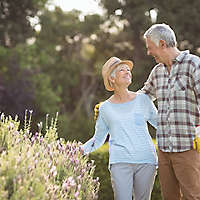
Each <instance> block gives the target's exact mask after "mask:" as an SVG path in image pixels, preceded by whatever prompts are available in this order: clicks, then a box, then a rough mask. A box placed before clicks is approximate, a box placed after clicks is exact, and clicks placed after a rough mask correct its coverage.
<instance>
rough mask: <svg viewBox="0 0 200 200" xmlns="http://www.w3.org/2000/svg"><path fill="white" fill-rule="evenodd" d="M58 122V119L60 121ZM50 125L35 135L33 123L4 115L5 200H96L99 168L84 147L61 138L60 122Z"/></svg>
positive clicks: (1, 191)
mask: <svg viewBox="0 0 200 200" xmlns="http://www.w3.org/2000/svg"><path fill="white" fill-rule="evenodd" d="M56 119H57V118H56ZM56 119H55V120H52V121H51V125H50V127H48V123H46V129H45V132H46V133H45V134H44V136H42V135H43V134H42V132H41V130H42V127H41V126H42V124H39V132H38V133H35V134H34V135H31V133H30V120H29V121H28V122H27V120H26V118H25V126H24V130H18V127H19V122H17V119H15V120H12V119H11V118H10V117H9V118H8V117H5V116H4V115H3V114H2V115H1V120H0V149H1V153H0V183H1V184H0V199H1V200H7V199H9V200H27V199H31V200H54V199H56V200H72V199H73V200H94V199H97V198H98V196H97V193H98V190H99V182H98V179H94V178H93V175H94V170H95V166H94V163H93V162H89V161H88V156H84V155H83V151H82V149H81V147H80V146H81V144H80V143H77V142H75V141H74V142H67V143H66V142H64V141H63V140H62V139H59V140H58V139H57V131H56V121H57V120H56Z"/></svg>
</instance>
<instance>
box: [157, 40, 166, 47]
mask: <svg viewBox="0 0 200 200" xmlns="http://www.w3.org/2000/svg"><path fill="white" fill-rule="evenodd" d="M159 47H161V48H167V44H166V42H165V40H160V42H159Z"/></svg>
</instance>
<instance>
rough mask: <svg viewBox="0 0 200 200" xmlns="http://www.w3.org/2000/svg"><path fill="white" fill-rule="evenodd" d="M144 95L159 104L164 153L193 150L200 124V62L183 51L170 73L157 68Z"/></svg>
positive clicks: (160, 145)
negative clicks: (197, 128) (196, 129)
mask: <svg viewBox="0 0 200 200" xmlns="http://www.w3.org/2000/svg"><path fill="white" fill-rule="evenodd" d="M142 91H143V92H145V93H146V94H149V96H151V97H152V98H153V99H157V103H158V129H157V134H156V137H157V145H158V148H159V149H160V150H162V151H164V152H182V151H186V150H190V149H192V148H193V139H194V137H195V125H197V124H200V58H199V57H197V56H195V55H192V54H190V53H189V51H183V52H181V54H180V55H179V56H177V57H176V59H175V60H174V61H173V64H172V68H171V71H170V73H169V72H168V70H167V67H166V66H165V65H164V64H161V63H160V64H158V65H156V66H155V67H154V68H153V70H152V72H151V74H150V76H149V78H148V80H147V82H146V83H145V85H144V87H143V88H142Z"/></svg>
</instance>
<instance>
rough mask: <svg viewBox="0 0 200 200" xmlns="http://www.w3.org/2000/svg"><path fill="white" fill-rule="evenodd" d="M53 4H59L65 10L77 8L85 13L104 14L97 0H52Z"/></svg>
mask: <svg viewBox="0 0 200 200" xmlns="http://www.w3.org/2000/svg"><path fill="white" fill-rule="evenodd" d="M50 2H52V4H54V5H56V6H59V7H61V8H62V10H63V11H70V10H72V9H77V10H80V11H82V12H83V14H94V13H98V14H102V10H101V9H100V7H99V6H98V3H97V1H95V0H51V1H50Z"/></svg>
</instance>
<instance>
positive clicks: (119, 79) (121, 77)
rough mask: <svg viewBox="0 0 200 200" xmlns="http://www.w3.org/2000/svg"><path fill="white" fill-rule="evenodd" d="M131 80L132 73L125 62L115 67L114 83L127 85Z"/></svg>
mask: <svg viewBox="0 0 200 200" xmlns="http://www.w3.org/2000/svg"><path fill="white" fill-rule="evenodd" d="M131 82H132V73H131V71H130V68H129V67H128V65H126V64H121V65H119V66H118V67H117V71H116V72H115V84H116V85H119V86H120V85H126V86H127V87H128V86H129V85H130V84H131Z"/></svg>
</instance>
